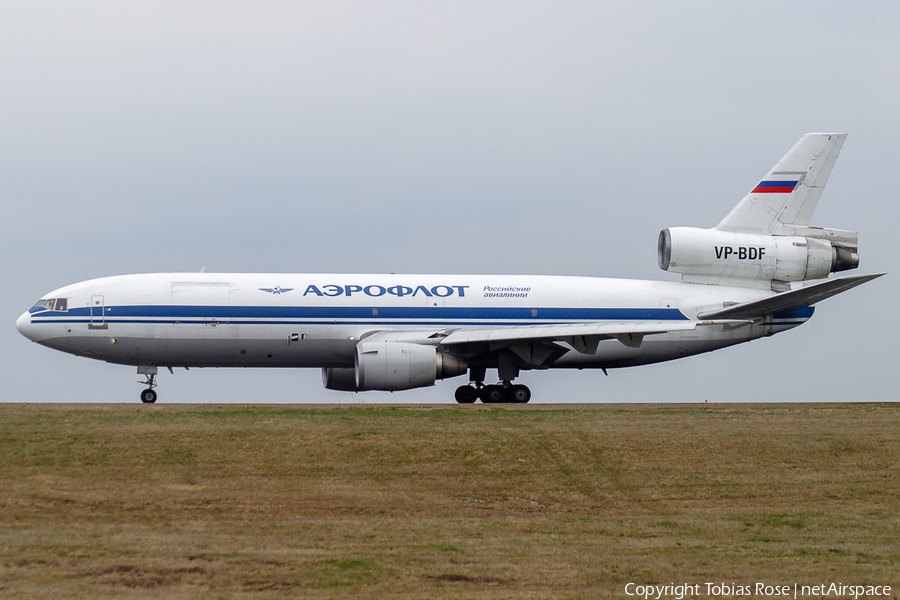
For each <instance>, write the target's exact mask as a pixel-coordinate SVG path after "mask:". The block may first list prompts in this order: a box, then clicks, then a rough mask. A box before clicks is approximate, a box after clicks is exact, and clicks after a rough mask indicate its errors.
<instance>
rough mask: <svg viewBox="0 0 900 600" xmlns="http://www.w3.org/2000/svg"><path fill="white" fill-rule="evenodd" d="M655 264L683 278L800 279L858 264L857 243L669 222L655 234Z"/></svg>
mask: <svg viewBox="0 0 900 600" xmlns="http://www.w3.org/2000/svg"><path fill="white" fill-rule="evenodd" d="M658 258H659V267H660V268H661V269H662V270H664V271H672V272H674V273H681V274H682V275H684V279H685V281H697V282H707V281H708V280H710V279H718V278H723V277H724V278H741V279H752V280H758V281H773V280H774V281H781V282H790V281H804V280H807V279H819V278H822V277H827V276H828V274H829V273H831V272H835V271H844V270H847V269H854V268H856V267H857V266H859V255H858V254H857V253H856V248H846V247H844V246H840V245H836V244H832V243H831V242H829V241H825V240H821V239H816V238H812V237H805V236H797V235H765V234H757V233H735V232H731V231H721V230H719V229H697V228H694V227H671V228H669V229H663V230H662V231H661V232H660V233H659V247H658Z"/></svg>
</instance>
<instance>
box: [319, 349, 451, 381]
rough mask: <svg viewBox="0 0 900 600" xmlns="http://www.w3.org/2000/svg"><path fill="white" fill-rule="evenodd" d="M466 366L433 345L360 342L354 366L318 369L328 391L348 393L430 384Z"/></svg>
mask: <svg viewBox="0 0 900 600" xmlns="http://www.w3.org/2000/svg"><path fill="white" fill-rule="evenodd" d="M466 369H467V365H466V363H465V362H464V361H462V360H460V359H459V358H457V357H455V356H453V355H451V354H447V353H444V352H438V351H437V349H436V348H435V347H434V346H424V345H421V344H406V343H400V342H360V343H359V344H358V345H357V346H356V364H355V366H354V367H353V368H325V369H322V383H323V384H324V385H325V387H326V388H327V389H329V390H341V391H348V392H362V391H366V390H381V391H400V390H410V389H413V388H417V387H427V386H430V385H434V382H435V380H437V379H446V378H448V377H456V376H457V375H462V374H463V373H465V372H466Z"/></svg>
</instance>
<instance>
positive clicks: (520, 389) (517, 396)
mask: <svg viewBox="0 0 900 600" xmlns="http://www.w3.org/2000/svg"><path fill="white" fill-rule="evenodd" d="M510 397H511V398H512V401H513V402H515V403H516V404H526V403H527V402H528V401H529V400H531V390H530V389H528V386H527V385H514V386H512V390H511V393H510Z"/></svg>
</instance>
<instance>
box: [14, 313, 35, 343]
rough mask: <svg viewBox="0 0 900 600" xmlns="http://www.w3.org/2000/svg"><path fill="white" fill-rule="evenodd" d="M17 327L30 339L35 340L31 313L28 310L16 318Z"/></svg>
mask: <svg viewBox="0 0 900 600" xmlns="http://www.w3.org/2000/svg"><path fill="white" fill-rule="evenodd" d="M16 329H18V330H19V333H21V334H22V335H24V336H25V337H27V338H28V339H29V340H32V341H33V340H34V337H33V335H34V334H33V329H32V325H31V313H30V312H28V311H27V310H26V311H25V312H23V313H22V314H21V316H19V318H18V319H16Z"/></svg>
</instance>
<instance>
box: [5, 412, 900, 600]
mask: <svg viewBox="0 0 900 600" xmlns="http://www.w3.org/2000/svg"><path fill="white" fill-rule="evenodd" d="M898 434H900V404H840V405H809V404H800V405H716V406H713V405H710V406H706V405H699V406H684V405H680V406H672V405H632V406H621V405H619V406H610V405H589V406H575V405H572V406H564V407H560V406H553V405H550V406H547V405H544V406H540V405H537V406H515V407H502V406H481V405H476V406H435V407H408V406H405V407H387V406H347V407H312V406H233V405H228V406H218V407H217V406H212V407H209V406H185V405H169V406H167V405H164V404H163V405H154V406H142V405H89V406H85V405H45V404H0V597H3V598H104V597H109V598H113V597H114V598H126V599H127V598H143V597H154V598H157V597H166V598H254V599H255V598H350V597H367V598H383V597H387V598H599V597H619V598H626V597H628V596H626V595H625V592H624V586H625V584H626V583H628V582H635V583H639V584H650V583H655V584H669V583H672V582H675V583H689V584H705V583H706V582H714V583H728V584H731V583H737V584H741V585H747V584H751V585H752V584H755V583H756V582H764V583H768V584H773V585H774V584H779V585H793V584H794V583H799V584H815V585H818V584H822V583H826V584H827V583H831V582H834V583H838V582H843V583H844V584H870V585H876V584H877V585H891V586H892V590H893V597H898V588H900V566H898V565H900V480H898V474H900V439H898ZM705 589H706V588H705V585H703V591H704V595H705ZM831 597H832V598H834V596H831ZM882 597H883V596H882Z"/></svg>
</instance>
